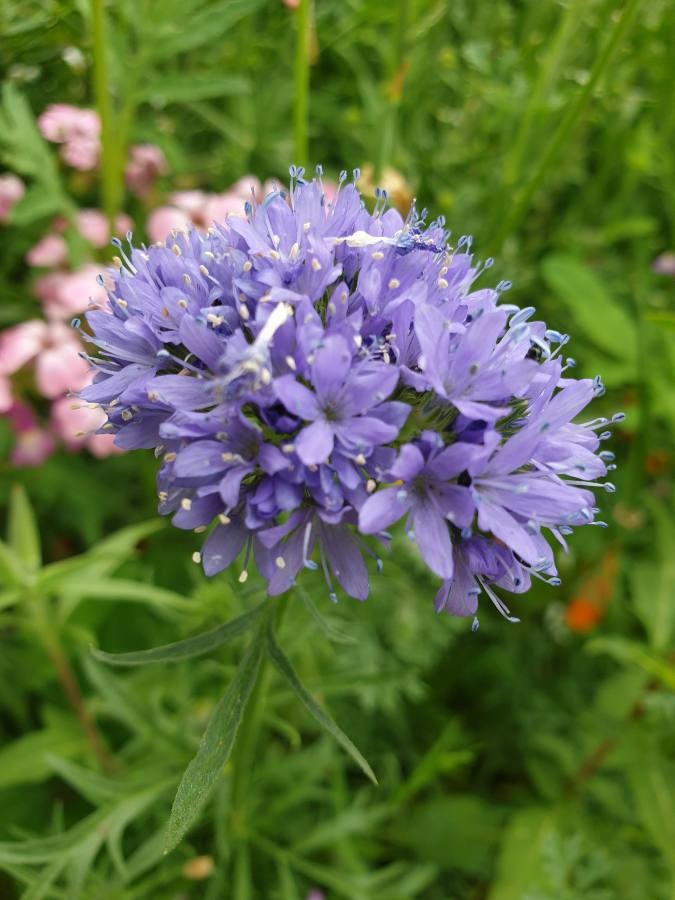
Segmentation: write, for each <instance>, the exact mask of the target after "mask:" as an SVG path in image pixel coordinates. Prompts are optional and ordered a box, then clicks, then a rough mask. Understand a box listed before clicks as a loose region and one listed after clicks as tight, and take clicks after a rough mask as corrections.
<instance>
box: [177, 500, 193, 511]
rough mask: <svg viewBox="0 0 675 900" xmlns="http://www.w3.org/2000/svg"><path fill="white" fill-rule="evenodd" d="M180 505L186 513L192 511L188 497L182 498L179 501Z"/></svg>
mask: <svg viewBox="0 0 675 900" xmlns="http://www.w3.org/2000/svg"><path fill="white" fill-rule="evenodd" d="M180 505H181V507H182V508H183V509H184V510H185V511H186V512H188V511H189V510H191V509H192V500H190V498H189V497H183V499H182V500H181V501H180Z"/></svg>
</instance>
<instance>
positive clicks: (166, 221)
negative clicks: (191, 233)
mask: <svg viewBox="0 0 675 900" xmlns="http://www.w3.org/2000/svg"><path fill="white" fill-rule="evenodd" d="M190 221H191V220H190V217H189V216H188V215H187V214H186V213H185V212H183V211H182V210H180V209H176V207H174V206H160V207H159V208H158V209H155V210H153V212H152V213H150V216H149V218H148V221H147V222H146V225H145V230H146V231H147V232H148V237H149V238H150V240H151V241H152V242H153V243H159V242H160V241H161V242H163V241H165V240H166V239H167V237H168V236H169V235H170V234H171V232H172V231H184V230H185V229H186V228H187V227H188V226H189V225H190Z"/></svg>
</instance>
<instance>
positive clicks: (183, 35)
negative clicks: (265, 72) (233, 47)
mask: <svg viewBox="0 0 675 900" xmlns="http://www.w3.org/2000/svg"><path fill="white" fill-rule="evenodd" d="M265 2H266V0H228V3H227V5H225V4H220V3H219V4H218V5H217V6H214V5H213V4H212V5H211V6H209V7H207V8H206V9H203V10H199V11H198V12H195V13H194V14H193V15H191V16H190V27H189V28H184V27H183V23H182V22H181V21H180V19H177V18H170V19H169V21H168V23H167V25H168V27H167V28H164V29H162V33H161V34H160V35H159V36H158V37H156V38H155V39H154V40H153V42H152V46H151V47H150V52H149V56H150V57H151V58H152V59H153V60H155V61H158V60H164V59H173V57H174V56H176V54H178V53H185V52H186V51H188V50H195V49H196V48H197V47H201V46H202V45H203V44H213V42H214V41H216V40H218V38H220V37H222V36H223V35H224V34H226V33H227V32H228V31H229V30H230V29H231V28H232V26H233V25H235V24H236V23H237V22H238V21H239V20H240V19H243V18H245V17H247V16H250V15H252V14H253V13H254V12H255V11H256V9H258V8H259V7H261V6H262V5H263V4H264V3H265Z"/></svg>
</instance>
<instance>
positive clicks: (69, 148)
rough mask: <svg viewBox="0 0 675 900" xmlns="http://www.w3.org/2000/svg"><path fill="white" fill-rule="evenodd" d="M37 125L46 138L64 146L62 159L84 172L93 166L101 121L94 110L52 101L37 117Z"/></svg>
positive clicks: (97, 150)
mask: <svg viewBox="0 0 675 900" xmlns="http://www.w3.org/2000/svg"><path fill="white" fill-rule="evenodd" d="M37 124H38V128H39V129H40V132H41V133H42V135H43V136H44V137H45V138H46V139H47V140H48V141H52V142H53V143H56V144H62V145H63V146H62V148H61V158H62V159H63V161H64V162H66V163H67V164H68V165H69V166H72V167H73V168H75V169H81V170H83V171H90V170H91V169H94V168H96V166H97V165H98V159H99V155H100V150H101V145H100V140H99V137H100V133H101V122H100V119H99V117H98V113H96V112H94V110H92V109H79V108H78V107H77V106H69V105H68V104H66V103H54V104H52V105H51V106H48V107H47V109H45V111H44V112H43V113H42V115H40V116H39V118H38V120H37Z"/></svg>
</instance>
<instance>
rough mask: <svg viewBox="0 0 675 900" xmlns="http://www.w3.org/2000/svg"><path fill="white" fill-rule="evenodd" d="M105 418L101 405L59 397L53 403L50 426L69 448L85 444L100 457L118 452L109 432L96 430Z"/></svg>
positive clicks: (78, 447)
mask: <svg viewBox="0 0 675 900" xmlns="http://www.w3.org/2000/svg"><path fill="white" fill-rule="evenodd" d="M105 421H106V414H105V413H104V412H103V410H102V409H100V408H98V407H96V408H94V407H91V406H88V405H87V404H86V403H83V402H82V401H81V400H74V399H73V398H72V397H60V398H59V399H58V400H55V401H54V402H53V403H52V410H51V426H52V430H53V431H54V434H56V435H58V437H59V438H61V440H62V441H63V443H64V444H65V445H66V448H67V449H68V450H79V449H80V448H81V447H87V449H88V450H89V451H90V452H91V453H93V455H94V456H97V457H99V458H101V457H104V456H110V455H111V454H112V453H121V452H122V451H121V450H120V449H119V447H116V446H115V445H114V443H113V436H112V435H111V434H96V432H97V431H98V429H99V428H100V427H101V426H102V425H103V424H104V423H105Z"/></svg>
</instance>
